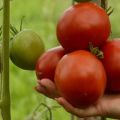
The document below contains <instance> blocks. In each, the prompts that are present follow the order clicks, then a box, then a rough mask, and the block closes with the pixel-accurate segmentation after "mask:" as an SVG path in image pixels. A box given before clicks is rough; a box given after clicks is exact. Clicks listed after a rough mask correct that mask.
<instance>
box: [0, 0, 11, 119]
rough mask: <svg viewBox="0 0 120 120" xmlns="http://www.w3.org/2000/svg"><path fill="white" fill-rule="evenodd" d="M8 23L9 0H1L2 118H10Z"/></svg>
mask: <svg viewBox="0 0 120 120" xmlns="http://www.w3.org/2000/svg"><path fill="white" fill-rule="evenodd" d="M9 24H10V0H3V45H2V49H3V50H2V61H3V66H2V67H3V68H2V95H1V113H2V117H3V120H11V114H10V90H9Z"/></svg>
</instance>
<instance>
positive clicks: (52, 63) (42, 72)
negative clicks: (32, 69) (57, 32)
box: [36, 46, 65, 81]
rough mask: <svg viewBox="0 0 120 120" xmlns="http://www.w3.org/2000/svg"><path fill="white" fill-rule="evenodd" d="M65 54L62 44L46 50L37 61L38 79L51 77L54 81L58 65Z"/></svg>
mask: <svg viewBox="0 0 120 120" xmlns="http://www.w3.org/2000/svg"><path fill="white" fill-rule="evenodd" d="M64 54H65V52H64V49H63V48H62V47H61V46H58V47H55V48H52V49H49V50H48V51H46V52H45V53H44V54H43V55H42V56H40V58H39V59H38V61H37V63H36V75H37V78H38V79H42V78H49V79H51V80H53V81H54V74H55V69H56V66H57V64H58V62H59V60H60V59H61V58H62V56H63V55H64Z"/></svg>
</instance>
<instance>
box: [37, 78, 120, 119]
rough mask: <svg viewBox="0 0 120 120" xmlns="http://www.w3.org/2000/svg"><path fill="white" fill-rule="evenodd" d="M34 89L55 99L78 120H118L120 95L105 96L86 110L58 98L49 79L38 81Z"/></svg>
mask: <svg viewBox="0 0 120 120" xmlns="http://www.w3.org/2000/svg"><path fill="white" fill-rule="evenodd" d="M35 89H36V90H37V91H38V92H39V93H42V94H44V95H45V96H47V97H49V98H52V99H55V100H56V101H57V102H58V103H59V104H60V105H61V106H63V107H64V109H65V110H66V111H68V112H69V113H72V114H74V115H76V116H78V117H80V118H84V117H93V116H105V117H112V118H116V119H117V118H119V119H120V95H105V96H103V97H101V98H100V99H99V100H98V102H97V103H96V104H94V105H92V106H90V107H88V108H86V109H79V108H75V107H73V106H72V105H71V104H70V103H68V102H67V101H66V100H65V98H63V97H60V95H59V93H58V91H57V89H56V86H55V84H54V82H52V81H51V80H49V79H42V80H38V86H37V87H35Z"/></svg>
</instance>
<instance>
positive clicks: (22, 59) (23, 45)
mask: <svg viewBox="0 0 120 120" xmlns="http://www.w3.org/2000/svg"><path fill="white" fill-rule="evenodd" d="M43 52H44V44H43V41H42V40H41V38H40V37H39V35H38V34H36V33H35V32H33V31H32V30H23V31H21V32H19V33H18V34H17V35H16V36H15V37H14V39H13V40H12V41H11V46H10V58H11V60H12V62H13V63H14V64H15V65H16V66H18V67H20V68H22V69H25V70H34V69H35V64H36V61H37V59H38V57H39V56H40V55H41V54H42V53H43Z"/></svg>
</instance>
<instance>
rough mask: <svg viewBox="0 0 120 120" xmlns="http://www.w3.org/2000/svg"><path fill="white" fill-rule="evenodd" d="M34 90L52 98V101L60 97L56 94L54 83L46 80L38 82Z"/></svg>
mask: <svg viewBox="0 0 120 120" xmlns="http://www.w3.org/2000/svg"><path fill="white" fill-rule="evenodd" d="M35 89H36V90H37V91H38V92H39V93H42V94H44V95H45V96H47V97H49V98H52V99H54V98H57V97H60V95H59V94H58V92H57V89H56V86H55V84H54V82H52V81H51V80H49V79H46V78H45V79H42V80H38V85H37V86H36V87H35Z"/></svg>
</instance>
